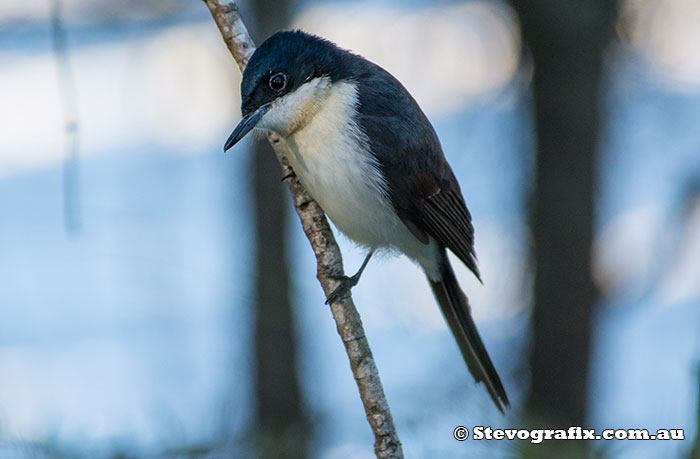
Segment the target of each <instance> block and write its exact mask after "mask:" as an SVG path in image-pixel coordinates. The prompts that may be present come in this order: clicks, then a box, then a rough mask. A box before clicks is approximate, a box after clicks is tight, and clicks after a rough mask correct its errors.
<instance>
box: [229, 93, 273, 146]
mask: <svg viewBox="0 0 700 459" xmlns="http://www.w3.org/2000/svg"><path fill="white" fill-rule="evenodd" d="M269 109H270V104H269V103H268V104H264V105H261V106H260V107H258V109H257V110H255V111H254V112H253V113H251V114H250V115H247V116H244V117H243V119H242V120H241V122H240V123H238V126H236V129H234V130H233V132H232V133H231V135H230V136H229V137H228V140H227V141H226V143H225V144H224V151H226V150H228V149H229V148H231V147H232V146H234V145H236V144H237V143H238V141H239V140H241V139H242V138H243V137H245V135H246V134H247V133H249V132H250V131H251V130H252V129H253V128H254V127H255V125H257V124H258V121H260V118H262V117H263V116H264V115H265V113H267V111H268V110H269Z"/></svg>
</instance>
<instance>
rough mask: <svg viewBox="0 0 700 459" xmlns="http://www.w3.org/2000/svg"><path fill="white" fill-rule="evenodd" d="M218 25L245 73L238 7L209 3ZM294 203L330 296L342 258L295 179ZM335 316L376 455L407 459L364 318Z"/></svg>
mask: <svg viewBox="0 0 700 459" xmlns="http://www.w3.org/2000/svg"><path fill="white" fill-rule="evenodd" d="M204 2H205V3H206V4H207V7H208V8H209V10H210V11H211V14H212V16H213V18H214V21H215V22H216V24H217V26H218V27H219V30H220V32H221V35H222V37H223V39H224V41H225V42H226V45H227V46H228V48H229V51H230V52H231V54H232V55H233V58H234V59H235V60H236V63H237V64H238V67H239V68H240V69H241V71H243V70H244V69H245V66H246V65H247V63H248V60H249V59H250V56H251V55H252V54H253V51H254V50H255V46H254V44H253V42H252V40H251V38H250V36H249V35H248V31H247V29H246V27H245V24H244V23H243V20H242V19H241V16H240V13H239V11H238V7H237V6H236V4H235V3H223V2H221V1H219V0H204ZM268 140H270V143H271V144H272V147H273V149H274V150H275V154H276V155H277V158H278V159H279V160H280V163H281V165H282V172H283V173H284V174H285V175H286V174H289V173H291V172H292V168H291V167H290V165H289V163H288V162H287V161H286V160H285V157H284V151H283V147H282V144H281V142H279V138H277V137H276V136H275V135H274V134H271V133H270V134H268ZM289 185H290V190H291V192H292V197H293V199H294V208H295V210H296V212H297V214H298V215H299V219H300V220H301V224H302V227H303V229H304V232H305V233H306V237H307V238H308V239H309V242H310V243H311V247H312V249H313V251H314V254H315V255H316V262H317V278H318V280H319V282H320V283H321V287H322V288H323V291H324V292H325V294H326V297H328V295H330V293H331V292H333V290H334V289H335V288H336V287H337V286H338V285H339V281H337V280H335V279H333V278H332V277H331V276H338V275H342V274H343V265H342V256H341V254H340V249H339V248H338V245H337V243H336V242H335V238H334V237H333V233H332V231H331V229H330V226H329V225H328V221H327V220H326V217H325V215H324V214H323V211H322V210H321V208H320V207H319V205H318V204H317V203H316V202H315V201H314V200H313V199H311V196H309V194H308V193H307V192H306V190H304V189H303V187H302V186H301V184H300V183H299V182H298V181H297V180H296V179H295V178H291V179H290V180H289ZM330 306H331V312H332V314H333V318H334V319H335V321H336V325H337V328H338V333H339V334H340V336H341V339H342V340H343V344H344V345H345V351H346V352H347V355H348V359H349V360H350V368H351V369H352V373H353V376H354V377H355V381H356V383H357V387H358V389H359V392H360V398H361V399H362V404H363V406H364V408H365V413H366V415H367V421H368V422H369V424H370V427H371V428H372V432H373V433H374V438H375V443H374V452H375V454H376V456H377V457H378V458H402V457H403V451H402V450H401V443H400V442H399V439H398V435H397V433H396V429H395V428H394V421H393V419H392V417H391V412H390V410H389V404H388V402H387V400H386V397H385V395H384V388H383V387H382V384H381V380H380V379H379V372H378V370H377V366H376V364H375V363H374V357H373V356H372V351H371V349H370V347H369V343H368V341H367V337H366V336H365V332H364V329H363V327H362V321H361V319H360V315H359V313H358V312H357V309H356V308H355V305H354V303H353V301H352V299H351V298H350V297H347V298H344V299H342V300H339V301H337V302H334V303H331V305H330Z"/></svg>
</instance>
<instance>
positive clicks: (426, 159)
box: [353, 60, 481, 280]
mask: <svg viewBox="0 0 700 459" xmlns="http://www.w3.org/2000/svg"><path fill="white" fill-rule="evenodd" d="M353 64H354V65H355V71H356V72H357V73H355V75H361V77H360V78H359V79H358V84H359V86H360V103H359V107H358V110H359V119H358V122H359V124H360V128H361V129H362V130H363V131H364V132H365V133H366V134H367V136H368V138H369V143H370V148H371V150H372V154H373V155H374V156H375V157H376V159H377V160H378V162H379V164H380V167H381V169H382V172H383V174H384V177H385V178H386V180H387V185H388V188H389V194H390V197H391V201H392V203H393V205H394V208H395V209H396V212H397V214H398V215H399V217H400V218H401V220H402V221H403V222H404V223H405V224H406V226H407V227H408V229H409V230H410V231H411V233H413V235H415V236H416V238H418V239H419V240H420V241H421V242H423V243H425V244H427V243H428V236H430V237H432V238H433V239H435V240H436V241H437V242H439V243H440V244H441V245H442V246H444V247H447V248H448V249H450V250H451V251H452V252H453V253H454V254H455V255H457V257H458V258H459V259H460V260H462V262H464V264H465V265H467V267H468V268H469V269H470V270H471V271H472V272H473V273H474V274H475V275H476V277H477V278H479V280H481V277H480V273H479V268H478V266H477V263H476V253H475V252H474V227H473V226H472V222H471V215H470V213H469V210H468V209H467V205H466V204H465V202H464V198H463V197H462V191H461V190H460V188H459V183H457V179H456V178H455V176H454V173H453V172H452V169H451V168H450V166H449V164H448V163H447V160H446V159H445V156H444V154H443V152H442V147H441V146H440V141H439V140H438V137H437V134H436V133H435V130H434V129H433V126H432V125H431V124H430V121H428V118H427V117H426V116H425V114H424V113H423V111H422V110H421V109H420V107H419V106H418V104H417V102H416V101H415V100H414V99H413V97H412V96H411V95H410V94H409V93H408V91H407V90H406V89H405V88H404V87H403V86H402V85H401V83H399V81H398V80H396V79H395V78H394V77H393V76H391V74H389V73H388V72H386V71H385V70H383V69H381V68H380V67H379V66H376V65H375V64H372V63H371V62H368V61H365V60H358V61H355V62H353ZM363 68H364V70H365V71H364V72H363V71H362V70H363Z"/></svg>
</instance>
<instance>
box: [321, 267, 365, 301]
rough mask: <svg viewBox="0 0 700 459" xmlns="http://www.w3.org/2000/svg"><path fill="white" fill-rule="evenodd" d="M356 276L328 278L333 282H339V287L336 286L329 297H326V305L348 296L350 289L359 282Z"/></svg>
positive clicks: (358, 277)
mask: <svg viewBox="0 0 700 459" xmlns="http://www.w3.org/2000/svg"><path fill="white" fill-rule="evenodd" d="M358 274H360V273H358ZM358 274H355V275H354V276H352V277H348V276H329V277H330V278H331V279H333V280H337V281H340V285H339V286H337V287H336V288H335V290H333V291H332V292H331V294H330V295H328V299H327V300H326V304H331V303H335V302H336V301H338V300H340V299H343V298H345V297H347V296H349V295H350V290H352V288H353V287H354V286H356V285H357V283H358V282H359V280H360V276H359V275H358Z"/></svg>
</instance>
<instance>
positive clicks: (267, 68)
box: [224, 30, 349, 150]
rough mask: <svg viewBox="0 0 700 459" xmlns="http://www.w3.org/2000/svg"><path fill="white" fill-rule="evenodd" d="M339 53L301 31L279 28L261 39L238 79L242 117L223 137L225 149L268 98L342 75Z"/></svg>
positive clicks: (251, 125) (263, 108)
mask: <svg viewBox="0 0 700 459" xmlns="http://www.w3.org/2000/svg"><path fill="white" fill-rule="evenodd" d="M343 54H349V53H347V52H346V51H343V50H341V49H340V48H338V47H337V46H336V45H335V44H333V43H331V42H330V41H328V40H325V39H323V38H320V37H317V36H315V35H310V34H307V33H305V32H302V31H299V30H295V31H281V32H277V33H275V34H274V35H272V36H271V37H270V38H268V39H267V40H265V41H264V42H263V44H262V45H260V47H259V48H258V49H256V50H255V52H254V53H253V56H252V57H251V58H250V61H249V62H248V66H247V67H246V69H245V71H244V72H243V81H242V82H241V112H242V114H243V119H242V120H241V122H240V123H239V124H238V126H236V129H235V130H234V131H233V133H232V134H231V136H230V137H229V138H228V140H227V141H226V145H225V146H224V150H228V149H229V148H231V147H232V146H233V145H235V144H236V142H238V141H239V140H240V139H242V138H243V137H244V136H245V135H246V134H247V133H248V132H249V131H250V130H251V129H253V128H254V127H255V126H256V124H257V123H258V122H259V121H260V119H261V118H262V117H263V116H264V115H265V113H267V111H268V110H269V108H270V105H271V104H272V102H273V101H274V100H276V99H278V98H280V97H283V96H285V95H287V94H289V93H291V92H294V91H295V90H296V89H297V88H299V86H301V85H302V84H304V83H306V82H308V81H310V80H311V79H313V78H317V77H321V76H328V77H330V78H331V80H332V81H335V80H337V79H339V78H342V77H343V75H342V71H341V69H342V65H339V63H340V61H342V58H343Z"/></svg>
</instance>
